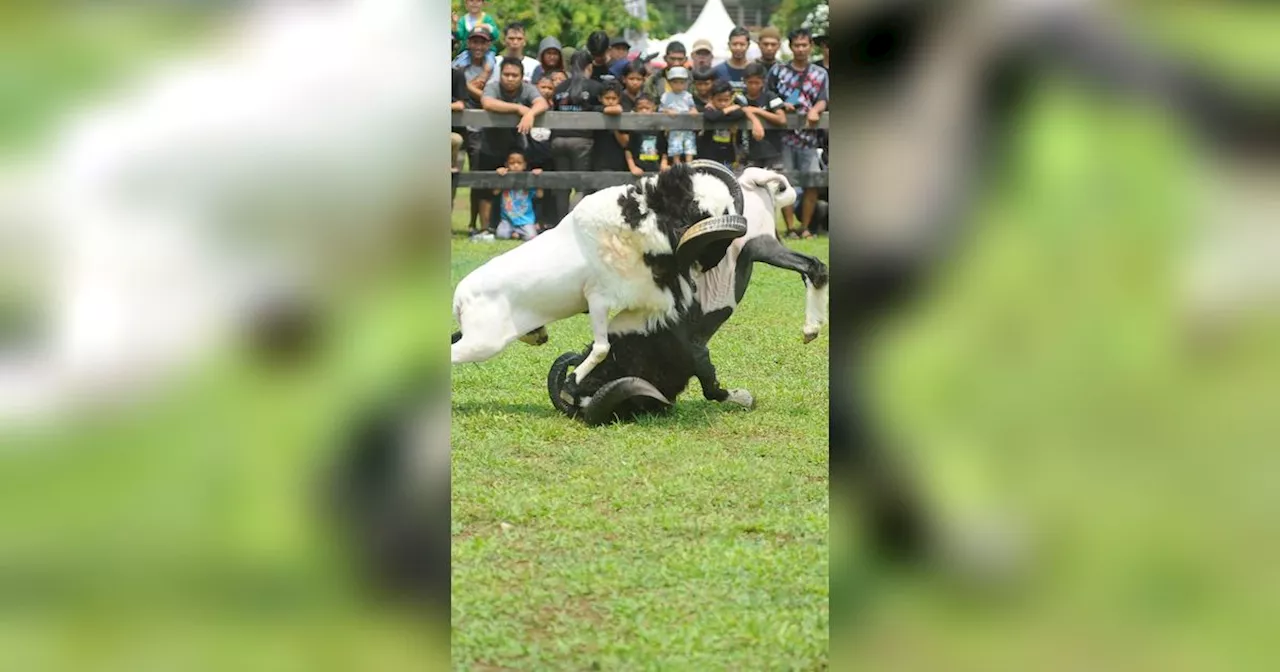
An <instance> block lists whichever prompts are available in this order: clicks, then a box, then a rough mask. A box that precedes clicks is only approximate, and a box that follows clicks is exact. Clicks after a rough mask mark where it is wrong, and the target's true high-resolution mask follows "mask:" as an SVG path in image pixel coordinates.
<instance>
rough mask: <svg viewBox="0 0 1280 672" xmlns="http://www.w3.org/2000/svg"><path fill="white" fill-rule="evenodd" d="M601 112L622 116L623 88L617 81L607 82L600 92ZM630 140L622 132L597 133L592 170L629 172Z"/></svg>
mask: <svg viewBox="0 0 1280 672" xmlns="http://www.w3.org/2000/svg"><path fill="white" fill-rule="evenodd" d="M600 104H601V105H603V106H604V109H603V110H601V111H602V112H604V113H605V114H613V115H618V114H622V86H621V85H619V84H618V82H617V80H610V81H608V82H605V84H604V87H603V88H602V89H601V91H600ZM628 140H629V138H628V137H627V134H626V133H624V132H622V131H611V130H607V129H606V130H599V131H596V138H595V142H594V144H592V146H591V169H592V170H594V171H597V172H605V173H612V172H625V171H626V170H627V156H626V148H627V142H628Z"/></svg>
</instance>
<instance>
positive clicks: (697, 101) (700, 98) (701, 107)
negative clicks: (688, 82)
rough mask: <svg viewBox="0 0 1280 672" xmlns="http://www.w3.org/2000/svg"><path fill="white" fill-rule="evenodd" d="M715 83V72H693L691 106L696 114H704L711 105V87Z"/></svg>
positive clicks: (710, 70)
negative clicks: (695, 110)
mask: <svg viewBox="0 0 1280 672" xmlns="http://www.w3.org/2000/svg"><path fill="white" fill-rule="evenodd" d="M715 83H716V71H715V70H712V69H711V68H698V69H696V70H694V71H693V106H694V107H695V108H697V110H698V112H705V111H706V109H707V106H708V105H710V104H711V87H712V86H714V85H715Z"/></svg>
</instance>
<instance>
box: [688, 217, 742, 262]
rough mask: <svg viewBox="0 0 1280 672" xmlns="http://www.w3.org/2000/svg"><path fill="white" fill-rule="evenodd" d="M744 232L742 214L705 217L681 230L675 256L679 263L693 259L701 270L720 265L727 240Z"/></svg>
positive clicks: (727, 246)
mask: <svg viewBox="0 0 1280 672" xmlns="http://www.w3.org/2000/svg"><path fill="white" fill-rule="evenodd" d="M746 233H747V218H746V217H743V216H742V215H721V216H719V217H709V218H707V219H704V220H702V221H701V222H698V223H697V224H694V225H693V226H691V227H689V228H688V229H686V230H685V232H684V235H683V236H681V237H680V242H679V244H677V245H676V257H677V259H678V260H679V262H680V264H681V265H682V266H685V267H688V266H691V265H692V264H693V262H695V261H697V262H698V263H699V264H700V265H701V266H702V268H703V270H706V269H709V268H713V267H715V266H717V265H719V264H720V260H721V259H723V258H724V255H725V252H726V251H727V250H728V248H729V243H730V242H732V241H733V239H734V238H740V237H742V236H744V235H746Z"/></svg>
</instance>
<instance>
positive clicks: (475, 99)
mask: <svg viewBox="0 0 1280 672" xmlns="http://www.w3.org/2000/svg"><path fill="white" fill-rule="evenodd" d="M492 41H493V35H492V32H491V31H490V29H489V25H488V24H485V23H481V24H479V25H477V26H476V27H475V28H474V29H473V30H472V31H471V34H470V36H468V37H467V52H466V53H465V54H463V55H462V56H460V57H459V58H466V59H467V63H466V65H463V66H459V67H458V69H460V70H462V77H463V79H464V80H465V82H466V89H467V97H466V100H465V105H464V107H465V108H466V109H468V110H478V109H480V99H481V98H483V97H484V87H485V86H486V85H487V84H488V83H489V76H490V75H491V74H492V72H493V70H494V67H493V66H492V65H491V63H492V61H491V60H490V59H492V58H493V55H492V54H490V53H489V45H490V44H491V43H492ZM483 138H484V134H483V133H482V132H481V129H479V128H477V127H475V126H468V127H467V164H468V166H469V168H468V169H469V170H477V166H479V165H480V143H481V141H482V140H483ZM478 191H479V190H477V189H472V190H471V218H470V220H469V221H468V223H467V228H469V229H475V228H477V227H476V218H477V217H478V216H479V215H480V200H481V199H480V195H479V193H477V192H478Z"/></svg>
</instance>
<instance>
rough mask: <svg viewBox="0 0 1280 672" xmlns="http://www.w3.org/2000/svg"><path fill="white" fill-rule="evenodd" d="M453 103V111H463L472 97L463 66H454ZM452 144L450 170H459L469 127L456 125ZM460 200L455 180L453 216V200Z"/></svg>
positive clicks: (451, 212)
mask: <svg viewBox="0 0 1280 672" xmlns="http://www.w3.org/2000/svg"><path fill="white" fill-rule="evenodd" d="M452 72H453V92H452V98H453V103H452V104H451V105H450V109H451V110H452V111H453V112H461V111H463V110H465V109H467V99H468V98H470V97H471V92H470V91H468V90H467V77H466V75H464V74H463V73H462V69H461V68H453V70H452ZM449 140H450V144H451V145H452V148H453V153H452V154H451V155H450V159H449V160H450V163H449V166H450V170H451V171H452V172H455V173H456V172H458V171H459V170H461V168H462V147H463V145H465V144H466V141H467V129H466V127H465V126H454V127H453V128H452V129H450V133H449ZM456 200H458V183H457V181H456V180H455V181H454V183H453V188H452V189H450V191H449V215H450V217H452V216H453V202H454V201H456Z"/></svg>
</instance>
